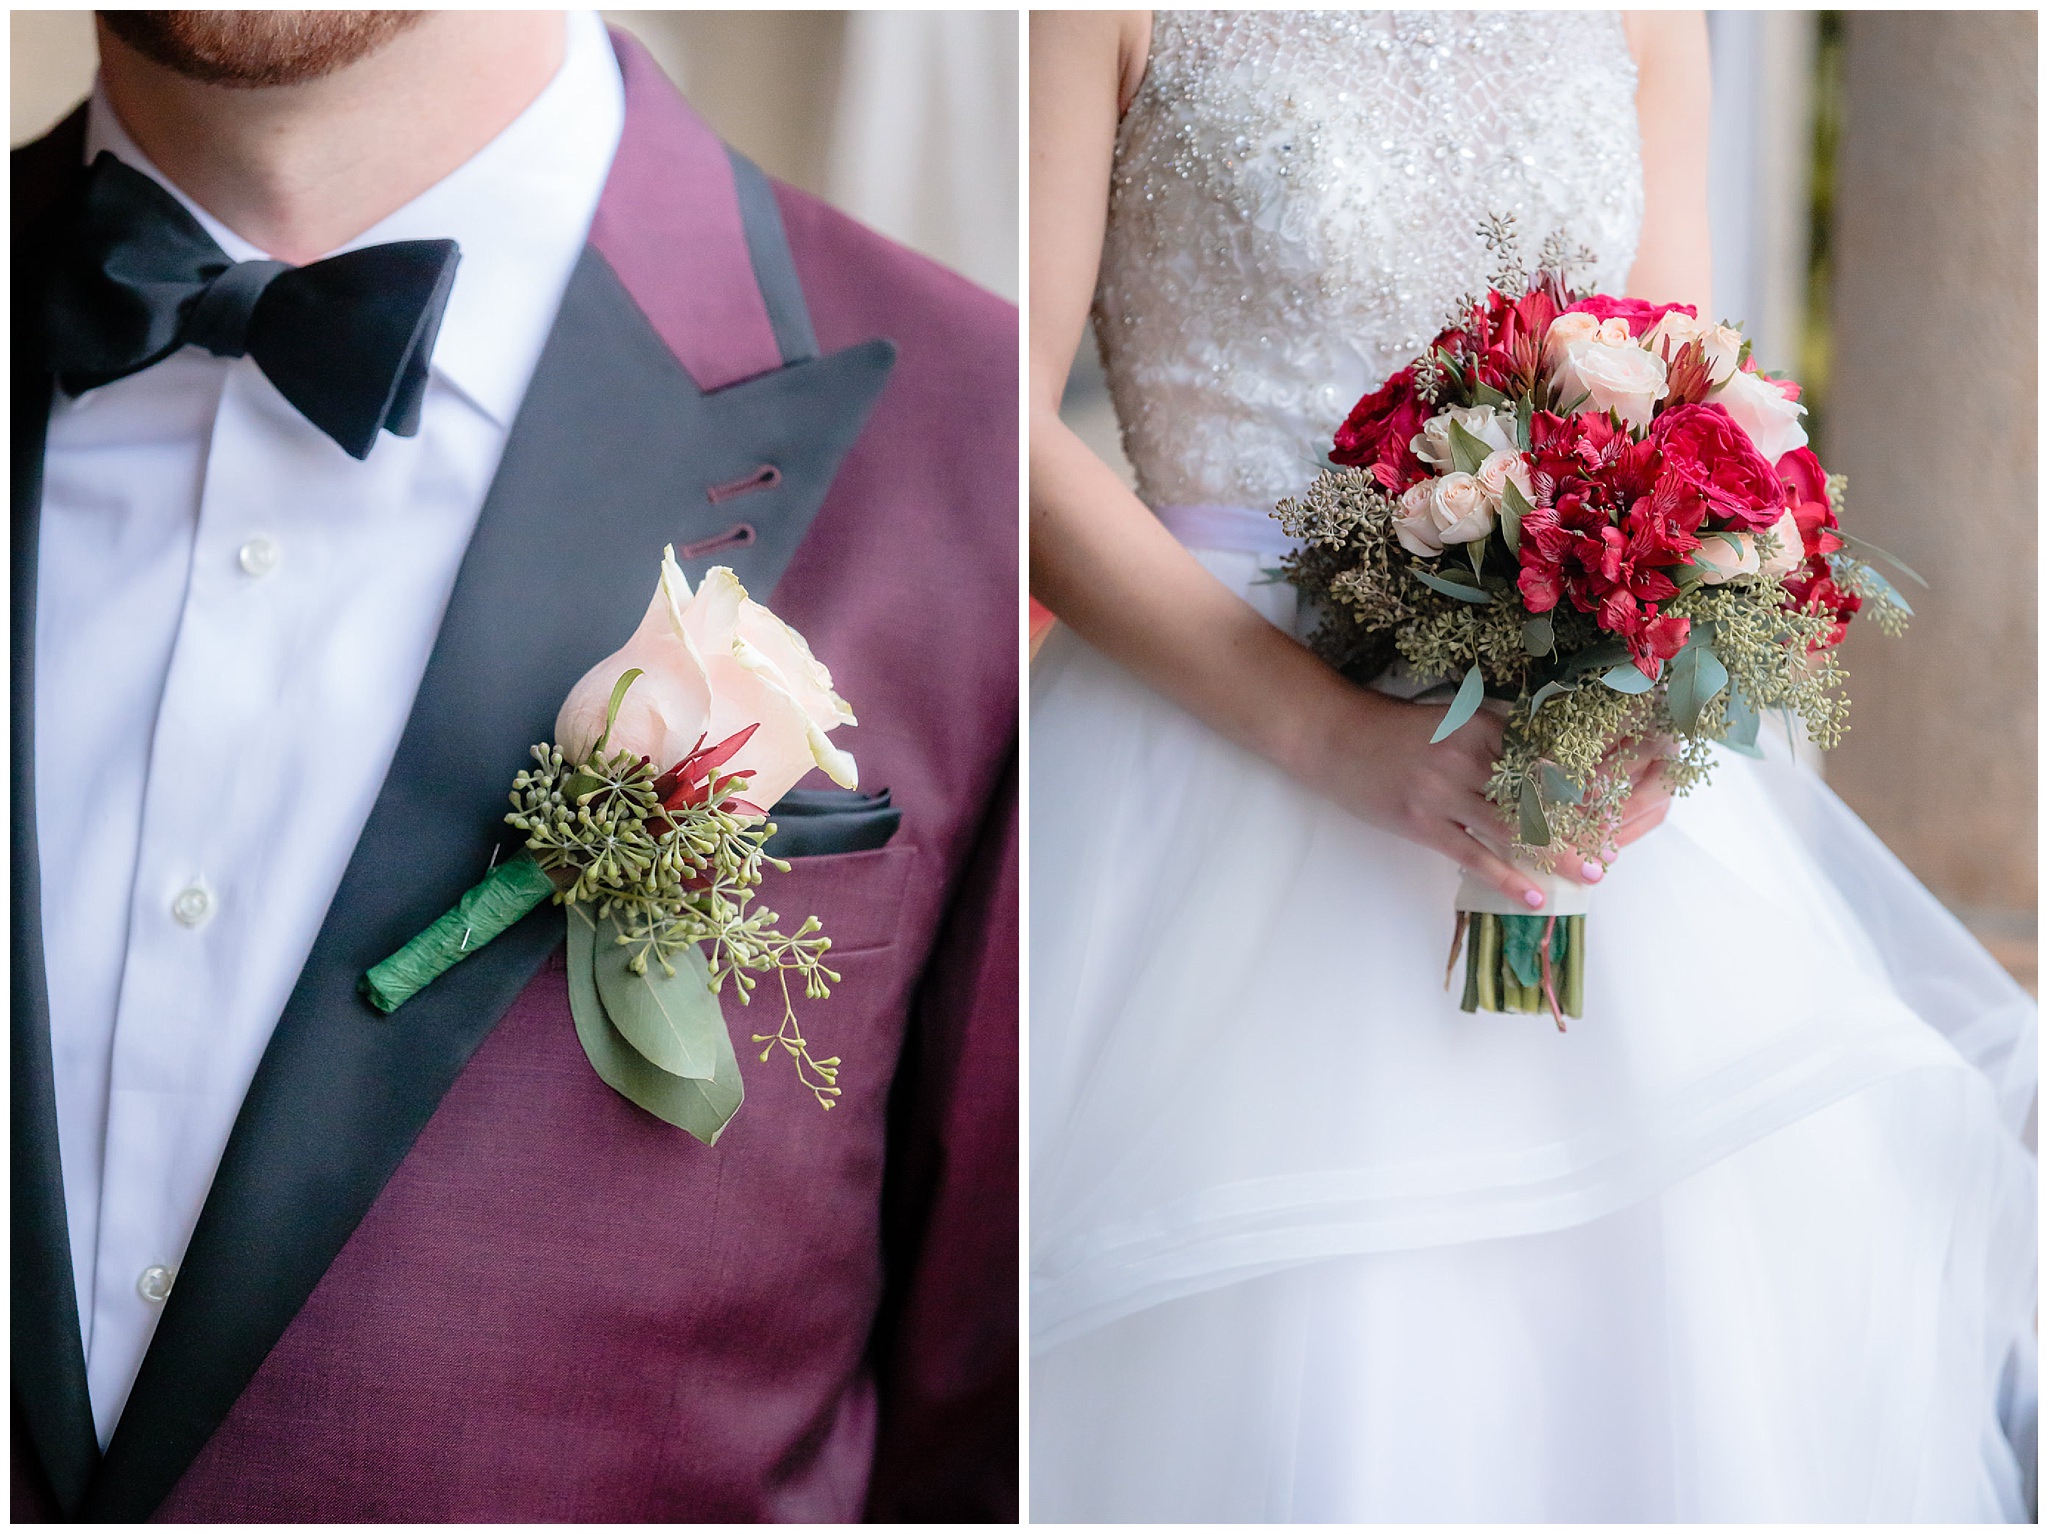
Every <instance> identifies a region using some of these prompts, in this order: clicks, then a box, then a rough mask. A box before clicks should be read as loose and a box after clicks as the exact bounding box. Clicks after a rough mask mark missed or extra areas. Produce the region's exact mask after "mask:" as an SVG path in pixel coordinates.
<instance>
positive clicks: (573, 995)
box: [568, 906, 746, 1145]
mask: <svg viewBox="0 0 2048 1534" xmlns="http://www.w3.org/2000/svg"><path fill="white" fill-rule="evenodd" d="M568 914H569V1012H570V1015H571V1016H572V1017H574V1018H575V1020H576V1038H577V1041H578V1042H579V1043H581V1044H582V1045H583V1053H584V1055H585V1056H586V1057H588V1059H589V1061H590V1064H591V1067H592V1069H594V1070H595V1071H596V1072H597V1074H598V1077H599V1079H600V1080H602V1081H603V1082H604V1083H605V1085H606V1086H608V1087H610V1088H611V1089H612V1090H613V1091H614V1092H617V1093H618V1094H619V1095H620V1096H621V1097H624V1098H625V1099H626V1100H627V1101H628V1102H631V1103H633V1104H635V1105H636V1106H638V1107H640V1108H642V1109H644V1110H646V1111H647V1112H648V1113H651V1114H653V1115H654V1116H655V1117H656V1118H658V1119H660V1120H662V1121H663V1122H664V1123H668V1124H673V1125H675V1126H676V1127H677V1128H678V1129H683V1130H687V1131H688V1132H689V1133H690V1134H692V1135H694V1136H696V1137H697V1138H698V1139H699V1140H702V1141H703V1142H704V1143H705V1144H706V1145H715V1144H717V1143H718V1137H719V1135H720V1134H722V1133H723V1132H724V1130H725V1126H726V1125H727V1124H729V1123H731V1122H732V1116H733V1115H734V1114H735V1113H737V1112H739V1109H740V1103H741V1102H742V1101H743V1100H744V1099H745V1096H746V1091H745V1087H744V1085H743V1083H742V1082H741V1080H740V1064H739V1058H738V1056H736V1055H735V1054H734V1053H733V1048H732V1041H731V1038H730V1037H729V1036H728V1038H727V1040H726V1043H725V1047H724V1049H723V1050H721V1051H720V1054H719V1060H718V1063H717V1066H716V1068H715V1070H714V1071H713V1073H712V1076H711V1078H710V1079H709V1080H704V1081H693V1080H689V1079H687V1078H685V1077H681V1076H671V1075H670V1074H669V1073H668V1072H666V1071H664V1070H662V1069H661V1068H660V1067H659V1066H657V1065H655V1064H654V1063H653V1062H651V1061H650V1060H648V1059H647V1057H646V1056H644V1055H642V1054H641V1053H640V1052H639V1051H638V1050H637V1049H635V1048H634V1047H633V1046H632V1045H631V1044H629V1043H627V1042H626V1039H625V1035H623V1034H622V1033H620V1032H619V1030H618V1028H617V1027H616V1026H614V1025H613V1023H612V1020H611V1016H610V1014H608V1013H607V1012H606V1011H605V1008H604V1001H603V998H602V997H601V996H600V995H599V993H598V988H597V976H596V974H595V972H594V965H595V960H596V953H597V946H598V941H599V939H598V934H597V930H596V922H595V919H594V918H593V917H592V916H591V915H590V913H589V912H587V911H585V910H584V909H583V908H582V907H580V906H570V907H569V908H568ZM606 925H607V926H610V925H611V924H610V923H607V924H606Z"/></svg>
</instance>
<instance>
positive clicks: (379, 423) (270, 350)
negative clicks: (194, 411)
mask: <svg viewBox="0 0 2048 1534" xmlns="http://www.w3.org/2000/svg"><path fill="white" fill-rule="evenodd" d="M459 255H460V252H458V251H457V249H456V247H455V242H454V241H453V240H400V241H397V242H395V243H393V244H390V245H372V246H369V247H368V248H367V249H363V250H351V251H347V252H345V253H344V254H342V255H339V256H330V257H329V258H328V259H327V260H325V261H315V262H313V263H312V264H311V265H310V266H287V265H286V264H285V263H284V262H282V261H239V262H236V261H230V260H229V259H228V257H227V253H226V252H225V251H223V250H222V249H221V248H220V247H219V246H218V245H216V244H214V242H213V240H212V239H211V237H209V236H208V234H207V233H206V231H205V230H204V229H203V228H201V227H200V225H199V222H198V220H197V219H195V218H193V217H192V215H191V214H190V213H187V212H186V211H185V209H184V206H183V205H182V204H181V203H180V202H179V201H178V199H177V198H175V197H173V196H172V195H171V194H170V193H169V192H167V191H165V190H164V189H163V188H162V187H161V186H159V185H157V183H156V182H154V181H152V180H151V179H150V178H149V177H148V176H145V175H143V174H142V173H141V172H140V171H138V170H134V169H131V168H130V167H129V166H126V165H124V164H122V163H121V162H120V161H119V160H117V159H116V158H114V156H113V155H111V154H108V153H106V152H105V151H102V152H101V153H100V155H99V157H98V158H97V159H95V160H94V161H93V163H92V168H91V169H90V170H88V171H87V172H86V177H85V185H84V194H83V198H82V201H81V203H80V205H79V207H78V210H77V216H76V218H75V219H74V220H73V221H72V222H71V223H70V224H69V226H68V228H67V229H66V230H65V232H64V233H63V234H62V235H60V236H59V245H58V248H57V250H56V251H55V252H54V257H55V259H54V261H53V263H52V267H51V270H50V281H49V287H48V294H49V297H48V308H47V310H46V315H45V318H46V324H47V330H46V337H45V339H46V344H47V347H48V354H47V355H48V358H49V362H50V367H51V370H52V371H53V372H55V373H56V375H57V378H58V381H59V382H60V383H61V384H62V385H63V386H64V389H65V392H67V393H69V394H78V393H81V392H83V391H84V390H86V389H91V388H96V387H98V386H99V385H100V384H104V383H112V382H113V381H114V380H115V379H117V378H125V377H127V376H128V375H129V374H130V373H138V372H140V371H142V369H144V368H146V367H149V366H151V365H152V364H154V363H157V362H161V361H162V360H163V359H164V358H166V357H168V356H170V355H171V353H172V352H175V351H176V350H178V348H179V347H181V346H203V347H205V348H206V349H207V350H208V351H210V352H212V353H213V354H214V355H215V356H216V357H240V356H243V355H247V356H249V357H252V358H254V359H255V361H256V365H257V366H258V367H260V368H262V369H263V372H264V375H265V376H266V377H267V378H269V380H270V381H271V382H272V383H273V384H275V385H276V386H277V392H278V393H280V394H282V395H283V396H284V397H285V398H286V399H288V400H290V401H291V402H292V404H293V405H294V406H295V407H296V408H297V409H298V411H299V413H300V414H301V415H303V416H304V417H305V418H306V419H307V420H309V421H311V422H312V423H313V424H314V425H315V426H317V427H319V428H320V429H321V430H322V431H324V432H326V433H327V435H328V436H330V437H332V438H333V439H334V440H335V441H336V442H338V443H340V444H341V447H342V450H343V451H344V452H346V453H348V454H349V455H350V456H351V457H355V458H367V457H368V456H369V454H370V449H371V447H372V446H373V445H375V443H376V441H377V432H378V430H379V429H380V428H381V429H383V430H386V431H390V432H393V433H395V434H396V435H398V436H401V437H410V436H412V435H414V434H415V433H416V432H418V431H419V429H420V404H421V401H422V399H423V398H424V396H425V394H426V389H427V362H428V360H429V359H430V358H431V357H432V356H433V354H434V337H435V334H436V333H437V332H438V331H439V330H440V328H441V311H442V310H443V309H444V308H445V307H446V306H447V303H448V290H449V288H450V286H452V285H453V283H454V281H455V263H456V260H457V259H458V257H459Z"/></svg>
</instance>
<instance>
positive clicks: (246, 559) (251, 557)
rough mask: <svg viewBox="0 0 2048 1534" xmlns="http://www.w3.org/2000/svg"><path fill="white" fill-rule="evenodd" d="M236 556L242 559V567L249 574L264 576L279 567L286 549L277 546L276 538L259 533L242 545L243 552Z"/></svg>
mask: <svg viewBox="0 0 2048 1534" xmlns="http://www.w3.org/2000/svg"><path fill="white" fill-rule="evenodd" d="M235 557H236V558H237V559H239V560H240V561H241V563H242V568H243V569H244V570H246V571H248V572H249V574H251V575H255V576H264V575H268V574H269V573H270V572H271V571H273V570H275V569H276V568H277V562H278V561H279V560H280V559H282V558H284V550H283V549H281V548H279V547H278V546H277V540H276V539H275V538H268V537H265V536H264V535H263V534H262V533H258V534H257V535H256V536H255V537H254V538H251V539H250V540H249V541H248V542H247V543H245V544H243V545H242V550H241V552H240V553H239V554H237V555H236V556H235Z"/></svg>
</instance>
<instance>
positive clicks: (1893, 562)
mask: <svg viewBox="0 0 2048 1534" xmlns="http://www.w3.org/2000/svg"><path fill="white" fill-rule="evenodd" d="M1831 531H1832V532H1833V533H1834V535H1835V536H1836V537H1837V538H1840V539H1841V540H1842V542H1844V543H1846V544H1848V545H1849V547H1850V548H1852V549H1854V550H1855V551H1856V552H1857V553H1859V554H1868V555H1873V556H1875V557H1876V558H1878V559H1882V560H1883V561H1885V563H1887V564H1889V565H1890V566H1891V567H1892V568H1893V569H1895V570H1897V571H1898V572H1899V573H1900V574H1901V575H1903V576H1905V577H1906V578H1907V579H1908V580H1910V581H1912V582H1913V583H1914V584H1915V585H1918V586H1922V587H1927V589H1928V590H1932V589H1933V588H1932V587H1928V586H1927V577H1926V576H1924V575H1922V574H1921V573H1920V572H1919V571H1918V570H1915V569H1914V568H1913V567H1912V566H1911V565H1909V564H1907V563H1906V562H1905V561H1904V560H1903V559H1901V558H1899V556H1898V555H1896V554H1893V553H1891V552H1889V551H1888V550H1885V549H1881V548H1879V547H1878V546H1877V545H1876V544H1874V543H1872V542H1871V541H1870V540H1869V539H1868V538H1859V537H1857V536H1856V534H1854V533H1852V532H1850V531H1849V530H1848V529H1847V528H1842V527H1837V528H1833V529H1831Z"/></svg>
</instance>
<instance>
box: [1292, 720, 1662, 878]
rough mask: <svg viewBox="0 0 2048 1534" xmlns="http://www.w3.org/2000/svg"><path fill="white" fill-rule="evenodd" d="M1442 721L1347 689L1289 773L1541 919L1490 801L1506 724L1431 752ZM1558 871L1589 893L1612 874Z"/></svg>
mask: <svg viewBox="0 0 2048 1534" xmlns="http://www.w3.org/2000/svg"><path fill="white" fill-rule="evenodd" d="M1444 713H1445V710H1444V709H1443V708H1441V707H1432V706H1429V705H1426V704H1420V703H1403V702H1400V701H1398V700H1396V699H1393V698H1388V697H1385V696H1383V695H1381V694H1379V693H1376V692H1370V691H1367V690H1365V689H1363V688H1355V687H1349V686H1347V687H1346V688H1345V689H1344V691H1343V693H1341V694H1339V695H1338V697H1337V699H1336V700H1335V702H1334V706H1333V707H1331V708H1330V709H1329V710H1327V714H1326V718H1325V719H1324V720H1323V723H1322V727H1321V728H1319V729H1317V730H1315V731H1312V732H1310V733H1309V734H1308V735H1307V737H1306V738H1305V739H1304V741H1303V743H1302V749H1301V751H1300V753H1299V757H1298V760H1296V761H1295V762H1294V763H1291V764H1290V765H1291V767H1292V769H1293V771H1294V773H1295V775H1296V776H1297V777H1299V778H1300V779H1302V780H1303V781H1304V782H1305V783H1307V784H1308V785H1309V786H1310V787H1312V788H1314V789H1316V790H1317V791H1318V792H1320V793H1322V794H1324V795H1325V796H1327V797H1328V798H1330V799H1333V800H1335V801H1336V802H1337V803H1338V804H1340V805H1342V806H1343V807H1344V808H1345V809H1347V810H1349V811H1351V812H1352V813H1353V814H1354V815H1357V816H1359V817H1360V818H1361V819H1363V820H1366V821H1368V822H1370V823H1371V824H1373V825H1376V826H1378V827H1380V829H1382V830H1385V831H1391V832H1393V833H1394V834H1395V835H1396V836H1400V837H1405V838H1406V839H1407V840H1409V841H1411V842H1415V843H1417V844H1418V845H1420V846H1424V847H1428V848H1429V849H1431V850H1432V851H1434V852H1441V853H1442V854H1443V855H1444V856H1445V857H1447V858H1449V859H1451V861H1453V862H1454V863H1456V864H1457V865H1458V866H1459V867H1460V868H1464V869H1466V870H1468V871H1470V872H1471V873H1472V874H1474V875H1475V876H1476V877H1478V878H1480V879H1483V880H1484V881H1485V882H1486V883H1488V884H1490V885H1492V886H1493V888H1495V889H1496V890H1498V891H1500V893H1501V894H1503V895H1505V896H1507V898H1508V899H1510V900H1516V901H1520V902H1521V903H1522V904H1524V905H1526V906H1528V907H1529V908H1530V909H1531V910H1532V911H1534V910H1541V909H1542V906H1543V894H1542V892H1541V891H1540V890H1539V889H1537V887H1536V885H1535V884H1534V883H1533V882H1532V881H1531V880H1530V879H1529V877H1528V876H1527V875H1526V874H1524V873H1522V872H1521V871H1520V870H1518V869H1516V868H1515V867H1514V866H1513V865H1512V864H1511V863H1509V862H1508V861H1507V858H1506V856H1505V853H1506V851H1507V847H1508V843H1509V840H1510V838H1511V834H1512V833H1511V828H1510V827H1509V826H1508V824H1507V823H1506V822H1505V821H1504V820H1503V819H1502V818H1501V812H1500V808H1499V806H1498V805H1496V804H1494V803H1493V802H1492V801H1491V800H1490V799H1488V798H1487V797H1486V782H1487V779H1488V778H1489V777H1491V776H1492V775H1493V764H1494V762H1495V761H1496V760H1497V759H1498V758H1499V756H1500V753H1501V722H1500V720H1499V719H1498V718H1496V717H1495V716H1494V715H1493V714H1491V713H1489V712H1487V711H1485V710H1481V711H1480V712H1479V713H1478V714H1476V715H1474V716H1473V718H1472V719H1471V720H1470V722H1468V723H1466V724H1464V725H1462V726H1461V727H1460V728H1459V729H1458V730H1457V731H1456V732H1455V733H1453V734H1452V735H1451V736H1450V737H1449V738H1448V739H1445V740H1442V741H1439V742H1437V743H1435V744H1434V745H1432V744H1431V743H1430V736H1431V735H1432V734H1434V733H1435V732H1436V728H1437V726H1438V725H1439V724H1441V723H1442V722H1443V718H1444ZM1643 829H1644V830H1647V829H1649V827H1648V826H1647V825H1646V826H1644V827H1643ZM1636 834H1637V835H1640V834H1641V832H1637V833H1636ZM1558 872H1559V873H1560V874H1562V875H1564V876H1565V877H1567V878H1572V879H1576V880H1577V881H1578V882H1579V883H1582V884H1592V883H1595V882H1597V881H1598V880H1599V879H1600V877H1601V875H1602V874H1604V873H1605V872H1606V869H1605V868H1604V867H1603V866H1602V865H1601V864H1599V863H1597V862H1594V861H1592V860H1590V859H1587V860H1582V861H1581V862H1579V863H1578V864H1577V865H1573V864H1571V863H1570V862H1568V861H1566V862H1561V863H1560V865H1559V868H1558Z"/></svg>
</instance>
